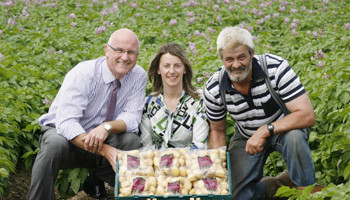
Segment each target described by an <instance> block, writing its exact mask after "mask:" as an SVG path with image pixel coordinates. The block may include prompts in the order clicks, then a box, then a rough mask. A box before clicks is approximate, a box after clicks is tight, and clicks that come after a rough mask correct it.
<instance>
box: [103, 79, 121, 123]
mask: <svg viewBox="0 0 350 200" xmlns="http://www.w3.org/2000/svg"><path fill="white" fill-rule="evenodd" d="M112 83H113V86H112V87H113V88H112V89H113V90H112V92H111V95H110V97H109V100H108V107H107V112H106V118H105V122H108V121H112V120H113V116H114V111H115V106H116V103H117V91H118V88H119V87H120V81H119V80H117V79H116V80H114V81H113V82H112Z"/></svg>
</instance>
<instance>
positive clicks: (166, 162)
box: [153, 149, 187, 177]
mask: <svg viewBox="0 0 350 200" xmlns="http://www.w3.org/2000/svg"><path fill="white" fill-rule="evenodd" d="M185 151H186V150H185V149H165V150H160V151H156V152H155V153H154V159H153V161H154V168H155V173H156V174H157V175H167V176H174V177H177V176H187V170H186V167H185V157H184V152H185Z"/></svg>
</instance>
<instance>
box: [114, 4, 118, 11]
mask: <svg viewBox="0 0 350 200" xmlns="http://www.w3.org/2000/svg"><path fill="white" fill-rule="evenodd" d="M113 11H114V12H117V11H118V4H116V3H114V4H113Z"/></svg>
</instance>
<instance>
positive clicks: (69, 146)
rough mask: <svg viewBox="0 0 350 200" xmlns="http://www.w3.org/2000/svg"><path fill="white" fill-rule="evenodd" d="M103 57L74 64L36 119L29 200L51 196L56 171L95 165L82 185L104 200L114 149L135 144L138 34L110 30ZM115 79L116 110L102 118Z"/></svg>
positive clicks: (141, 89) (139, 101)
mask: <svg viewBox="0 0 350 200" xmlns="http://www.w3.org/2000/svg"><path fill="white" fill-rule="evenodd" d="M104 51H105V56H104V57H101V58H98V59H96V60H89V61H85V62H82V63H79V64H78V65H77V66H75V67H74V68H73V69H72V70H71V71H70V72H68V74H67V75H66V77H65V79H64V81H63V83H62V86H61V88H60V90H59V92H58V94H57V96H56V98H55V100H54V101H53V103H52V105H51V107H50V110H49V112H48V113H47V114H44V115H43V116H41V117H40V118H39V124H40V125H41V126H42V132H43V135H42V136H41V137H40V152H39V153H38V155H37V158H36V160H35V163H34V166H33V171H32V179H31V186H30V190H29V199H36V200H37V199H45V200H46V199H56V197H55V192H54V182H55V180H56V178H57V175H58V172H59V170H60V169H68V168H78V167H79V168H94V169H95V170H94V171H93V173H91V174H90V175H89V177H88V179H87V181H85V183H84V190H85V191H86V192H87V193H88V194H89V195H91V196H93V197H95V198H99V199H103V198H105V191H104V184H103V182H107V183H108V184H109V185H111V186H114V180H115V170H116V166H115V163H116V159H117V154H118V153H117V149H120V150H131V149H137V148H139V147H140V145H141V143H140V139H139V137H138V135H137V134H135V132H137V131H138V126H139V124H140V121H141V115H142V108H143V101H144V97H145V88H146V82H147V76H146V72H145V71H144V70H143V69H142V68H141V67H140V66H139V65H137V64H136V61H137V57H138V53H139V40H138V37H137V36H136V35H135V33H134V32H132V31H131V30H129V29H120V30H117V31H115V32H114V33H113V34H112V35H111V37H110V39H109V41H108V44H106V45H105V47H104ZM116 79H117V80H119V81H120V87H119V88H118V90H117V102H116V108H115V112H114V115H113V118H112V120H111V121H105V116H106V113H107V108H108V102H109V97H110V94H111V92H112V88H113V82H114V81H115V80H116Z"/></svg>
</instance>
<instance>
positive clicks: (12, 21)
mask: <svg viewBox="0 0 350 200" xmlns="http://www.w3.org/2000/svg"><path fill="white" fill-rule="evenodd" d="M7 24H8V25H9V26H11V25H15V24H16V19H14V18H9V19H8V20H7Z"/></svg>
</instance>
